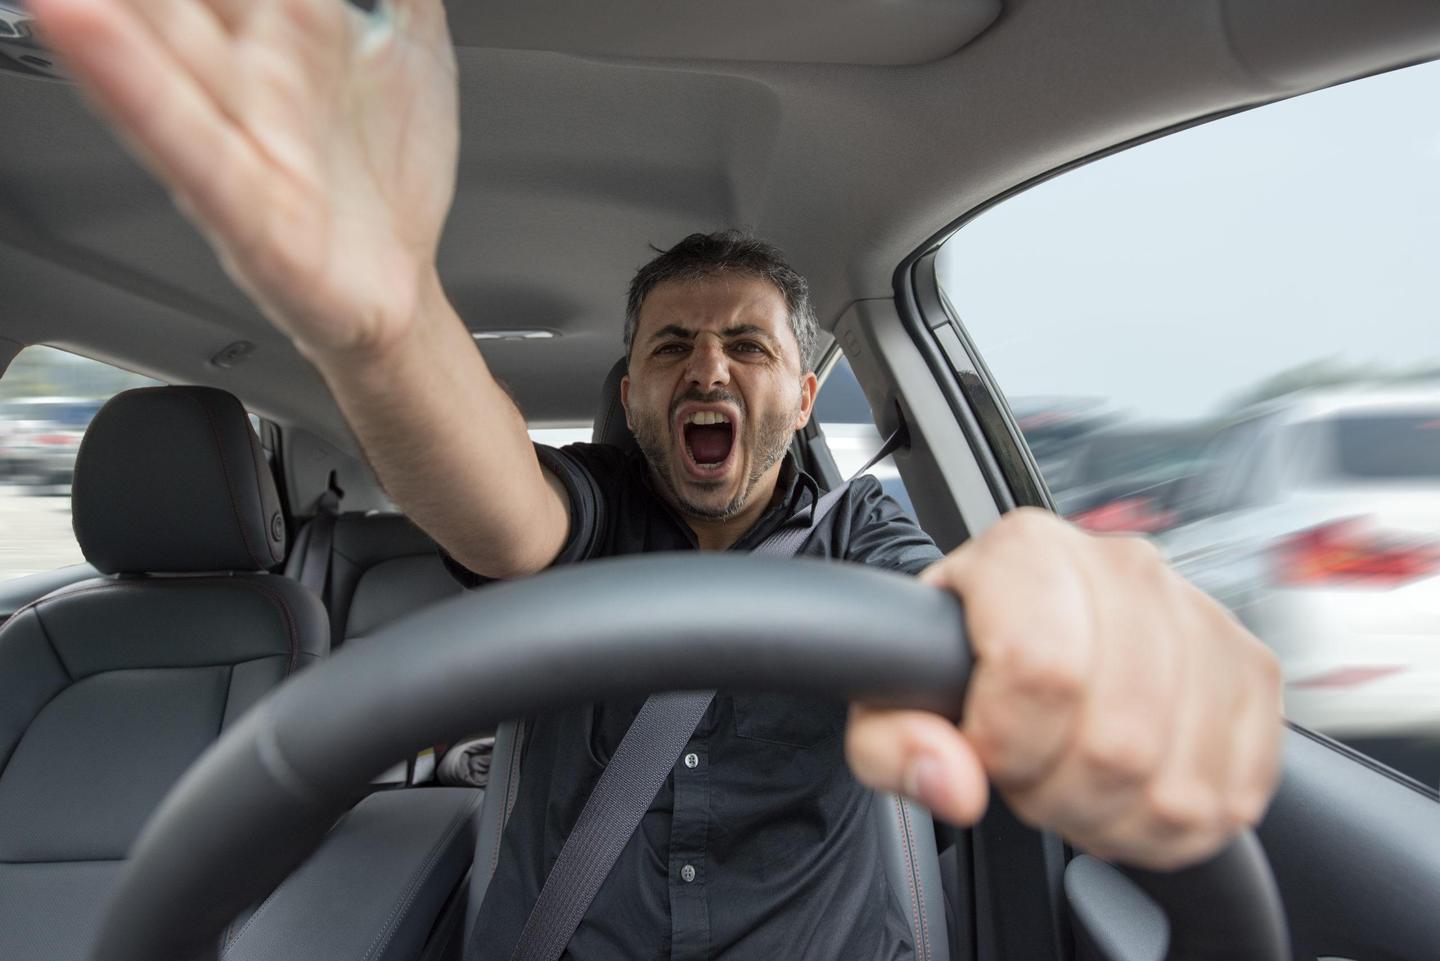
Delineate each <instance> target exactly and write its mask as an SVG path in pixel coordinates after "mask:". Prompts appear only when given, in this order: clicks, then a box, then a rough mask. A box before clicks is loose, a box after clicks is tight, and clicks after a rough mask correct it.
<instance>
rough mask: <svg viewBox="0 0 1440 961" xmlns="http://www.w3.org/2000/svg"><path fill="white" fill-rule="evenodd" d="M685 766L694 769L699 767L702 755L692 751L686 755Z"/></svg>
mask: <svg viewBox="0 0 1440 961" xmlns="http://www.w3.org/2000/svg"><path fill="white" fill-rule="evenodd" d="M685 766H686V767H688V768H691V769H694V768H697V767H699V766H700V755H698V754H695V753H694V752H691V753H690V754H687V755H685Z"/></svg>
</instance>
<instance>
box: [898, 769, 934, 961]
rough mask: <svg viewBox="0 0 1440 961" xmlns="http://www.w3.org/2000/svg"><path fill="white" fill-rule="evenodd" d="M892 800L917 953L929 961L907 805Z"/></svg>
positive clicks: (918, 956) (923, 960)
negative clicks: (908, 887)
mask: <svg viewBox="0 0 1440 961" xmlns="http://www.w3.org/2000/svg"><path fill="white" fill-rule="evenodd" d="M890 800H891V802H892V803H894V805H895V819H896V821H898V822H899V824H900V851H901V853H902V854H904V855H905V881H906V883H907V884H909V886H910V911H911V915H910V917H911V919H912V920H913V921H914V922H915V941H916V944H915V953H916V956H917V959H918V961H927V959H928V955H927V954H926V951H925V948H926V947H928V945H926V944H923V943H922V942H923V941H924V939H925V925H924V922H922V921H921V920H920V899H919V897H918V896H917V894H916V892H915V859H914V858H913V857H912V856H911V853H910V827H909V825H908V823H907V822H906V819H905V804H904V802H903V801H901V800H900V798H899V796H898V795H893V794H892V795H891V796H890Z"/></svg>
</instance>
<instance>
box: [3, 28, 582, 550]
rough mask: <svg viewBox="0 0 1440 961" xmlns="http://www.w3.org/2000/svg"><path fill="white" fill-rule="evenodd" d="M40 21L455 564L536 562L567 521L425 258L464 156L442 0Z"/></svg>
mask: <svg viewBox="0 0 1440 961" xmlns="http://www.w3.org/2000/svg"><path fill="white" fill-rule="evenodd" d="M29 6H30V8H31V10H32V12H33V14H34V16H35V18H36V22H37V24H38V26H39V28H40V31H41V33H42V35H43V36H44V37H45V38H46V40H47V42H48V43H49V44H50V46H51V47H52V48H53V49H54V50H55V51H56V52H57V53H58V54H59V55H60V57H61V58H62V59H63V60H64V61H65V63H66V65H67V66H68V67H69V69H70V72H71V73H72V74H73V75H74V77H75V78H76V80H77V81H78V83H79V84H80V87H81V89H82V90H83V91H84V93H85V94H86V96H87V97H88V98H89V100H90V101H91V103H92V104H93V105H94V106H95V107H96V109H97V110H98V112H99V113H100V114H101V116H102V117H104V118H105V119H106V120H108V121H109V122H110V124H111V125H112V126H113V127H114V128H115V129H116V131H117V132H118V133H119V135H120V136H121V138H122V139H123V140H124V141H125V143H126V144H127V145H128V146H129V147H130V149H131V150H132V151H133V152H134V153H135V155H136V156H137V157H138V158H139V159H140V161H141V162H142V163H143V164H145V166H146V167H148V168H149V170H150V171H151V172H152V173H153V174H154V175H155V176H156V177H158V178H159V180H160V181H161V182H162V183H163V184H164V185H165V186H166V187H167V188H168V189H169V191H170V193H171V196H172V197H173V198H174V200H175V202H176V204H177V206H178V207H179V208H180V210H181V211H182V212H183V213H184V214H185V215H186V216H187V217H188V218H189V219H190V220H191V221H192V222H193V223H194V224H195V226H196V227H198V228H199V230H200V231H201V233H202V234H204V236H205V237H206V239H207V240H208V241H209V242H210V244H211V246H212V247H213V248H214V249H215V251H216V253H217V254H218V255H219V257H220V261H221V263H222V264H223V265H224V267H225V270H226V272H227V273H228V274H229V275H230V276H231V278H232V279H234V280H235V282H236V283H237V284H239V285H240V287H241V288H242V289H243V290H245V291H246V293H248V294H249V295H250V297H251V299H253V300H254V301H255V303H256V304H257V305H258V306H259V308H260V310H261V311H262V312H263V313H264V314H265V316H266V317H267V318H268V319H269V320H270V321H271V322H272V323H273V324H275V326H276V327H277V328H279V329H280V330H281V331H283V332H284V333H285V334H287V335H288V336H289V337H290V338H291V340H292V341H293V342H294V343H295V345H296V347H297V348H298V349H299V350H300V351H301V353H302V354H304V355H305V356H306V357H307V358H308V359H309V360H310V361H311V362H312V363H313V364H314V365H315V366H316V368H317V369H318V370H319V371H320V373H321V375H322V376H323V377H324V378H325V381H326V383H327V384H328V385H329V386H330V389H331V391H332V392H333V393H334V395H335V398H336V400H337V401H338V403H339V404H340V407H341V410H342V411H343V412H344V414H345V416H346V418H347V419H348V420H349V422H350V425H351V427H352V428H353V429H354V431H355V433H356V435H357V436H358V437H359V439H360V442H361V444H362V445H363V446H364V448H365V451H366V453H367V455H368V456H369V458H370V461H371V463H372V464H373V465H374V467H375V469H376V471H377V472H378V473H379V476H380V480H381V482H382V483H383V484H384V485H385V487H386V489H387V490H388V491H389V492H390V494H391V496H392V497H393V498H394V499H395V501H396V503H397V504H399V505H400V506H401V507H402V508H404V509H405V510H406V511H407V512H408V513H409V514H410V516H411V517H412V518H413V519H414V520H415V521H416V522H417V523H418V524H420V525H421V526H422V527H424V528H425V529H426V530H428V531H429V532H430V533H431V534H432V535H433V536H434V537H435V538H436V539H437V540H438V541H439V542H440V543H441V544H442V545H444V546H445V547H446V549H448V550H449V551H450V552H451V553H452V554H453V555H454V556H455V558H456V559H457V560H459V561H460V562H461V563H463V564H465V565H466V566H468V567H470V568H472V569H473V570H475V571H477V572H479V573H482V574H487V575H491V576H515V575H519V574H526V573H532V572H534V571H537V570H539V569H541V568H543V567H544V566H546V565H547V564H549V563H550V561H551V560H553V559H554V557H555V555H556V554H557V553H558V552H559V550H560V548H561V546H562V544H563V542H564V539H565V536H566V532H567V529H568V523H569V521H568V502H567V501H566V498H565V496H564V493H563V491H562V490H561V488H560V487H559V484H558V482H557V481H555V480H554V479H553V478H550V477H549V476H548V475H547V474H546V473H545V472H544V471H542V469H541V467H540V465H539V462H538V461H537V460H536V458H535V454H534V450H533V449H532V448H531V446H530V442H529V439H528V436H527V434H526V430H525V423H524V420H523V418H522V417H521V416H520V413H519V411H517V410H516V409H515V406H514V404H513V403H512V402H511V401H510V399H509V397H507V396H506V394H505V392H504V391H503V390H502V389H501V388H500V386H499V385H498V384H497V383H496V382H495V380H494V378H493V377H492V376H491V375H490V372H489V370H488V368H487V367H486V366H485V362H484V359H483V358H482V357H481V356H480V353H479V351H478V350H476V349H475V347H474V344H473V342H472V341H471V340H470V338H469V335H468V334H467V332H466V330H465V328H464V325H463V324H462V323H461V322H460V319H459V318H458V316H457V315H456V314H455V311H454V310H453V309H452V307H451V306H450V304H449V302H448V301H447V300H446V298H445V295H444V292H443V291H442V290H441V287H440V283H439V279H438V275H437V273H436V269H435V254H436V249H437V247H438V245H439V239H440V231H441V228H442V227H443V225H444V222H445V217H446V215H447V213H448V211H449V208H450V204H451V202H452V200H453V198H454V190H455V168H456V157H457V152H458V119H457V109H456V95H457V85H456V77H455V59H454V50H453V47H452V45H451V41H450V35H449V28H448V27H447V25H446V22H445V11H444V8H443V7H442V6H441V3H440V0H381V3H380V5H379V7H378V8H377V12H376V14H375V15H367V14H365V13H363V12H361V11H359V10H357V9H355V8H354V7H352V6H350V4H348V3H346V2H344V0H173V2H170V3H155V2H153V0H32V2H31V3H30V4H29Z"/></svg>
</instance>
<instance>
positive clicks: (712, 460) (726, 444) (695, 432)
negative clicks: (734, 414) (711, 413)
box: [685, 424, 731, 464]
mask: <svg viewBox="0 0 1440 961" xmlns="http://www.w3.org/2000/svg"><path fill="white" fill-rule="evenodd" d="M685 443H686V444H688V445H690V456H691V457H693V458H695V463H697V464H718V463H720V462H721V461H723V460H724V459H725V458H726V457H729V456H730V444H731V437H730V425H729V424H710V425H708V426H703V427H702V426H700V425H699V424H689V425H687V426H686V428H685Z"/></svg>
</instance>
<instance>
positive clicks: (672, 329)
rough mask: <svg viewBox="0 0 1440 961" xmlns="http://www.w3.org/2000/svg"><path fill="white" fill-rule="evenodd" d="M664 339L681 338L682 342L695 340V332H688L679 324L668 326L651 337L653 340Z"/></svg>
mask: <svg viewBox="0 0 1440 961" xmlns="http://www.w3.org/2000/svg"><path fill="white" fill-rule="evenodd" d="M664 337H679V338H680V339H681V340H694V339H695V331H693V330H686V329H685V328H684V327H681V326H680V325H679V324H666V325H665V326H664V327H661V328H660V329H659V330H657V331H655V333H653V334H651V335H650V339H651V340H660V339H661V338H664Z"/></svg>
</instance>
